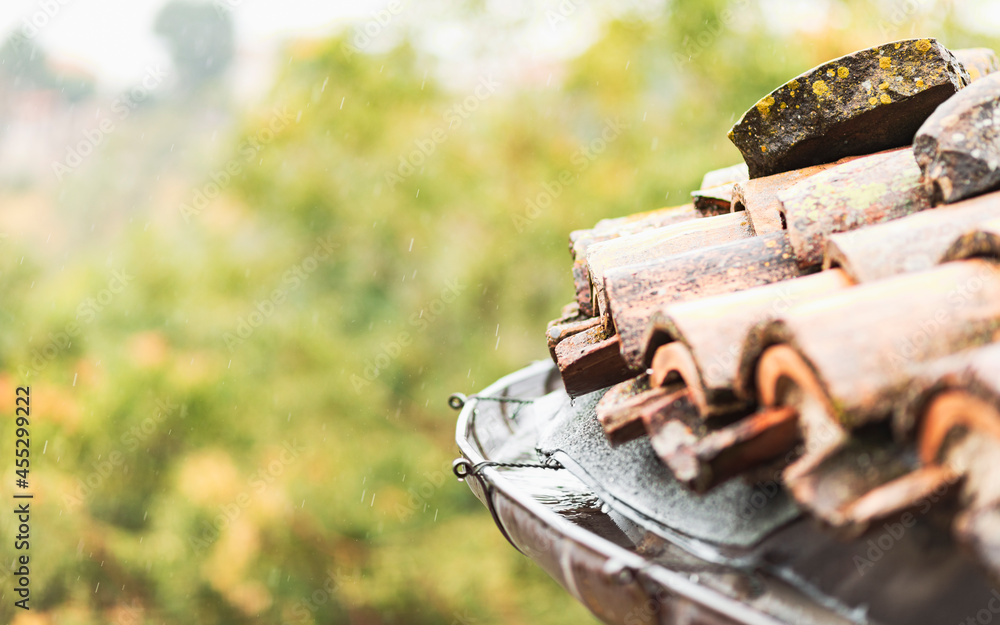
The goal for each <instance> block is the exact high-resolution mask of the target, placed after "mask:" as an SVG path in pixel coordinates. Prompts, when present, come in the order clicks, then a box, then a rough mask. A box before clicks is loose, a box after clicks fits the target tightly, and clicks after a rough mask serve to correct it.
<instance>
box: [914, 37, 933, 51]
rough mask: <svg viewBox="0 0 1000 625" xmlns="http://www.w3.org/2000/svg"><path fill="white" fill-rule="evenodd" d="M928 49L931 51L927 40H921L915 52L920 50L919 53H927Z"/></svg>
mask: <svg viewBox="0 0 1000 625" xmlns="http://www.w3.org/2000/svg"><path fill="white" fill-rule="evenodd" d="M930 49H931V42H930V41H928V40H927V39H921V40H920V41H918V42H917V50H920V51H921V52H927V51H928V50H930Z"/></svg>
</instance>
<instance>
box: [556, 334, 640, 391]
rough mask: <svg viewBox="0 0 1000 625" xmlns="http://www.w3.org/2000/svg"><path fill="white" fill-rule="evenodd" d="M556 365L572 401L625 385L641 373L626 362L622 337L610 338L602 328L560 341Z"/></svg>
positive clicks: (573, 335)
mask: <svg viewBox="0 0 1000 625" xmlns="http://www.w3.org/2000/svg"><path fill="white" fill-rule="evenodd" d="M556 364H557V365H559V373H560V374H562V379H563V384H564V385H565V386H566V393H567V394H568V395H569V396H570V397H577V396H579V395H583V394H584V393H589V392H591V391H594V390H597V389H599V388H604V387H606V386H611V385H612V384H617V383H618V382H623V381H625V380H627V379H629V378H631V377H634V376H636V375H638V374H639V373H640V372H641V370H639V369H634V368H631V367H629V366H628V365H627V364H626V363H625V361H624V360H623V359H622V355H621V350H620V349H619V343H618V337H617V336H608V335H607V333H605V331H604V329H603V328H601V327H600V326H597V327H593V328H590V329H588V330H584V331H582V332H577V333H576V334H571V335H569V336H567V337H566V338H565V339H563V340H562V341H560V342H559V343H558V344H557V345H556Z"/></svg>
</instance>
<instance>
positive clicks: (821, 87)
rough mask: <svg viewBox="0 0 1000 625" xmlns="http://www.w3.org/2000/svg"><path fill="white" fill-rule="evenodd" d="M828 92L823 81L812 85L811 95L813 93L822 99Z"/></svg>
mask: <svg viewBox="0 0 1000 625" xmlns="http://www.w3.org/2000/svg"><path fill="white" fill-rule="evenodd" d="M829 90H830V88H829V87H827V86H826V82H825V81H823V80H817V81H816V82H814V83H813V93H815V94H816V95H817V96H820V97H822V96H823V95H825V94H826V92H827V91H829Z"/></svg>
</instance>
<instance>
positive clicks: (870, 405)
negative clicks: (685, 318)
mask: <svg viewBox="0 0 1000 625" xmlns="http://www.w3.org/2000/svg"><path fill="white" fill-rule="evenodd" d="M998 328H1000V268H998V267H997V266H995V265H994V264H993V263H991V262H988V261H983V260H966V261H961V262H953V263H946V264H944V265H941V266H940V267H937V268H935V269H932V270H930V271H925V272H920V273H912V274H904V275H901V276H896V277H894V278H889V279H887V280H882V281H879V282H875V283H870V284H863V285H858V286H856V287H853V288H850V289H846V290H843V291H839V292H837V293H834V294H832V295H829V296H827V297H822V298H818V299H815V300H812V301H809V302H805V303H803V304H799V305H796V306H793V307H792V308H791V309H790V310H789V311H788V312H787V313H785V314H784V315H782V316H781V318H780V319H778V320H775V321H771V322H768V323H766V324H763V325H762V326H757V327H755V328H754V329H753V330H751V331H750V332H749V333H748V336H747V342H746V344H745V346H744V349H743V354H742V356H741V363H740V380H739V383H740V386H741V387H742V388H744V389H745V388H747V387H749V386H751V385H752V384H753V383H752V380H753V376H754V371H755V370H757V376H758V379H757V380H756V387H757V389H758V393H759V396H760V398H761V401H762V402H764V403H765V405H785V401H786V400H787V401H793V400H795V398H794V397H792V395H789V393H792V389H791V388H790V387H789V386H788V385H787V384H784V383H782V379H783V378H788V379H794V377H795V375H798V374H797V373H796V371H797V369H801V368H803V367H804V368H806V369H808V370H810V371H811V372H812V373H813V374H814V375H815V376H816V378H817V386H818V388H817V389H816V393H815V394H816V395H817V396H818V398H817V399H816V400H815V401H814V403H817V402H818V403H821V404H822V408H823V410H824V411H826V412H827V413H828V414H827V415H826V418H827V419H828V420H829V421H831V422H833V423H836V424H838V425H840V426H842V427H844V428H848V429H851V428H854V427H857V426H859V425H862V424H865V423H869V422H872V421H874V420H881V419H884V418H886V417H887V416H889V415H890V414H891V413H892V412H893V410H894V408H895V406H896V405H898V404H899V403H900V402H901V401H902V399H903V398H904V397H905V393H906V389H907V387H908V385H909V383H910V381H911V380H912V378H913V371H914V368H915V367H917V366H919V365H920V363H926V362H929V361H931V360H934V359H937V358H941V357H944V356H947V355H949V354H953V353H956V352H958V351H961V350H963V349H967V348H970V347H975V346H980V345H984V344H986V343H989V342H990V341H991V340H993V337H994V335H995V332H996V331H997V329H998ZM775 344H784V345H785V346H786V348H788V349H790V350H791V351H792V352H794V353H796V354H800V355H801V357H802V359H803V362H804V363H805V364H804V365H802V366H801V367H797V368H796V367H792V366H786V365H785V364H782V363H775V364H774V366H773V367H772V369H773V370H772V371H771V372H770V373H769V374H768V376H767V379H760V377H759V376H760V369H759V367H758V366H757V364H756V363H757V362H758V360H759V359H760V360H763V359H762V358H760V357H759V355H760V354H761V353H762V352H763V351H764V350H765V349H767V348H768V347H769V346H771V345H775ZM771 349H774V348H771ZM763 366H764V364H763V362H762V363H761V365H760V367H763ZM824 398H825V399H824ZM796 401H797V400H796ZM768 402H777V403H776V404H772V403H768ZM800 412H802V410H800Z"/></svg>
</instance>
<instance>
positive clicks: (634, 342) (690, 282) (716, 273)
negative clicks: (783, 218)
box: [604, 213, 800, 367]
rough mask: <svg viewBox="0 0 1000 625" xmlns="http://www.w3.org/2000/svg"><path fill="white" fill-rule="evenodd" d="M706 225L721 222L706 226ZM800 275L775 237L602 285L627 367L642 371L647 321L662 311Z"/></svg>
mask: <svg viewBox="0 0 1000 625" xmlns="http://www.w3.org/2000/svg"><path fill="white" fill-rule="evenodd" d="M738 214H739V213H737V215H738ZM710 219H719V217H711V218H708V219H706V220H704V221H709V220H710ZM798 275H800V271H799V268H798V265H797V264H796V261H795V258H794V256H793V253H792V249H791V245H790V244H789V242H788V238H787V236H786V235H785V233H783V232H777V233H774V234H769V235H766V236H760V237H752V238H749V239H745V240H742V241H732V242H730V243H726V244H724V245H716V246H714V247H708V248H703V249H698V250H695V251H691V252H687V253H685V254H677V255H674V256H670V257H667V258H662V259H660V260H657V261H653V262H649V263H644V264H640V265H633V266H627V267H620V268H617V269H613V270H610V271H608V272H607V274H606V275H605V282H604V283H605V287H606V294H607V297H608V299H609V302H610V316H611V318H612V321H613V324H614V327H615V328H616V330H617V332H618V335H619V336H620V337H621V348H622V355H623V356H624V359H625V362H627V363H629V365H631V366H633V367H641V366H643V365H644V364H648V363H646V362H645V359H644V355H645V352H646V331H647V328H648V324H649V321H650V319H651V318H652V316H653V315H654V314H655V313H657V312H659V311H660V310H661V309H662V308H663V307H664V306H667V305H669V304H673V303H676V302H683V301H687V300H693V299H696V298H700V297H707V296H710V295H720V294H723V293H732V292H734V291H742V290H745V289H749V288H753V287H756V286H762V285H765V284H771V283H774V282H780V281H782V280H787V279H789V278H794V277H796V276H798Z"/></svg>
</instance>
